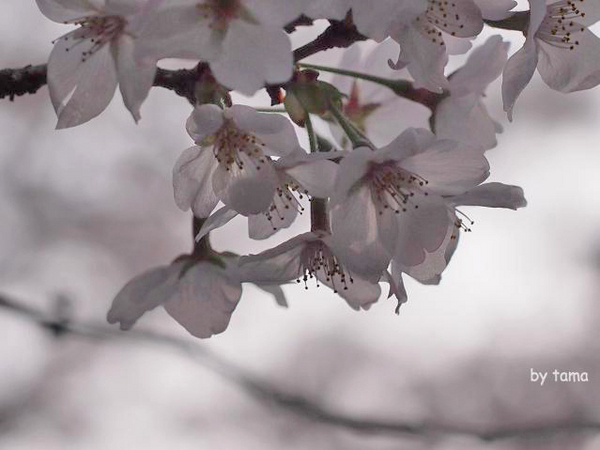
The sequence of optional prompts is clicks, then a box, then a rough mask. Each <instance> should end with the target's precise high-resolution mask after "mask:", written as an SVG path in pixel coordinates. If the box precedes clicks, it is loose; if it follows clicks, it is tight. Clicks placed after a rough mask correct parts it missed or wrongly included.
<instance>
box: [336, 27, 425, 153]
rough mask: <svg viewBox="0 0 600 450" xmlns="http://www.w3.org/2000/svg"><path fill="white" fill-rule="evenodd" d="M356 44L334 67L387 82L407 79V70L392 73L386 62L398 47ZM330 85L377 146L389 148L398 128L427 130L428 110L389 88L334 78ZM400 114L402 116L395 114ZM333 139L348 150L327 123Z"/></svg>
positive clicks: (346, 143) (387, 43) (343, 138)
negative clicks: (339, 93)
mask: <svg viewBox="0 0 600 450" xmlns="http://www.w3.org/2000/svg"><path fill="white" fill-rule="evenodd" d="M370 44H372V43H362V42H360V43H356V44H354V45H352V46H351V47H350V48H348V49H347V50H346V51H345V52H344V53H343V55H342V59H341V60H340V62H339V64H337V67H339V68H340V69H344V70H350V71H354V72H359V73H363V74H367V75H374V76H377V77H381V78H386V79H397V78H405V79H410V75H409V74H408V73H407V72H406V70H393V69H391V68H390V67H389V65H388V64H387V61H388V59H389V58H390V57H391V56H392V55H393V54H395V53H396V52H397V50H396V49H397V45H396V43H395V42H394V41H392V40H389V39H388V40H386V41H384V42H382V43H381V44H377V45H375V46H373V45H370ZM331 83H332V84H333V85H334V86H335V87H336V88H337V89H338V90H339V91H340V92H342V93H344V94H346V96H345V97H343V98H342V110H343V112H344V114H345V115H346V117H348V119H350V120H351V121H352V123H354V124H355V125H356V126H357V127H358V128H359V129H360V130H361V131H362V132H363V133H365V134H366V135H367V136H368V137H369V139H370V140H371V141H372V142H373V143H374V144H375V145H376V146H384V145H387V144H389V143H390V142H391V141H392V140H393V139H394V138H395V137H396V136H398V129H399V128H400V127H411V126H413V127H426V126H428V123H429V122H428V120H429V116H430V110H429V108H427V107H425V106H423V105H421V104H420V103H415V102H412V101H410V100H407V99H405V98H403V97H400V96H398V95H396V94H395V93H394V92H393V91H392V90H391V89H390V88H388V87H387V86H383V85H381V84H378V83H373V82H371V81H367V80H364V79H358V78H353V77H350V76H346V75H335V76H334V77H333V78H332V80H331ZM398 111H401V114H398ZM329 125H330V128H331V132H332V135H333V136H334V138H335V139H336V141H337V142H338V144H339V145H340V146H341V147H342V148H344V149H347V150H350V149H351V148H352V143H351V142H350V141H349V139H348V138H347V136H346V134H345V133H344V132H343V130H342V128H341V127H340V126H339V125H338V124H337V122H333V121H332V122H329Z"/></svg>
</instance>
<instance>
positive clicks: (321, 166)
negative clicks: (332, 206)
mask: <svg viewBox="0 0 600 450" xmlns="http://www.w3.org/2000/svg"><path fill="white" fill-rule="evenodd" d="M337 171H338V165H337V164H336V163H334V162H332V161H313V162H308V163H306V164H299V165H297V166H295V167H292V168H290V169H288V170H286V173H287V174H288V175H289V176H291V177H292V178H293V179H294V180H296V181H297V182H298V184H299V185H300V186H301V187H302V188H303V189H305V190H306V191H308V193H309V195H310V196H311V197H317V198H327V197H330V196H331V195H332V194H333V188H334V184H335V179H336V176H337Z"/></svg>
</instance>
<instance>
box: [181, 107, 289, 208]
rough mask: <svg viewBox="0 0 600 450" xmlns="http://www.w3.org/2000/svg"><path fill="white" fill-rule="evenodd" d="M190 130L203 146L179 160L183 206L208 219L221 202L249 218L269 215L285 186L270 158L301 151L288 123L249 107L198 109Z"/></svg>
mask: <svg viewBox="0 0 600 450" xmlns="http://www.w3.org/2000/svg"><path fill="white" fill-rule="evenodd" d="M187 130H188V133H189V134H190V136H191V137H192V138H193V139H194V141H195V142H196V144H197V145H195V146H193V147H190V148H188V149H187V150H185V151H184V152H183V153H182V154H181V156H180V157H179V159H178V160H177V163H176V164H175V167H174V169H173V187H174V192H175V202H176V203H177V206H179V207H180V208H181V209H182V210H184V211H186V210H188V209H189V208H191V209H192V211H193V212H194V214H195V215H196V216H197V217H208V216H209V215H210V213H211V211H212V210H213V209H214V208H215V206H217V203H218V202H219V200H220V201H222V202H223V203H224V204H225V205H226V206H228V207H230V208H231V209H233V210H234V211H237V212H238V213H240V214H242V215H245V216H249V215H252V214H259V213H262V212H264V211H266V210H267V209H268V208H269V206H270V205H271V202H272V201H273V196H274V195H275V193H276V189H277V186H279V178H278V176H277V173H276V171H275V169H274V168H273V164H272V162H271V160H270V158H269V156H280V157H281V156H285V155H287V154H290V153H292V152H294V151H297V150H298V147H299V144H298V139H297V137H296V132H295V131H294V128H293V126H292V124H291V122H290V121H289V120H288V119H286V118H285V117H283V116H280V115H275V114H267V113H264V114H263V113H258V112H256V111H255V110H254V109H252V108H250V107H249V106H243V105H235V106H233V107H231V108H227V109H225V110H222V109H221V108H219V107H218V106H215V105H201V106H198V107H196V108H195V109H194V111H193V112H192V114H191V116H190V118H189V119H188V122H187Z"/></svg>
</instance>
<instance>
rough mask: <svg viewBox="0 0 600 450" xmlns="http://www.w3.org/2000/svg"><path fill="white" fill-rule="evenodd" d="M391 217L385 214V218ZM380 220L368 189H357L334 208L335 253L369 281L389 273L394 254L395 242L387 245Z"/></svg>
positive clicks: (349, 267) (354, 271)
mask: <svg viewBox="0 0 600 450" xmlns="http://www.w3.org/2000/svg"><path fill="white" fill-rule="evenodd" d="M391 214H392V213H390V214H384V216H385V217H383V219H386V218H387V217H388V216H389V215H391ZM385 225H386V226H387V227H388V228H385V227H383V226H382V227H380V217H379V214H378V212H377V209H376V207H375V204H374V203H373V200H372V198H371V191H370V189H369V188H368V187H367V186H360V187H358V188H356V189H354V190H353V191H352V192H351V194H350V195H349V196H347V197H346V199H345V200H344V201H343V202H339V203H336V204H334V205H332V207H331V227H332V234H333V243H332V246H333V248H334V252H335V253H336V254H338V255H340V257H341V259H342V260H343V263H344V264H345V265H346V266H347V267H348V269H349V270H350V271H351V272H353V273H356V274H357V275H359V276H362V277H364V278H366V279H367V280H370V281H377V280H379V278H380V276H381V274H382V273H383V272H384V271H385V270H386V268H387V266H388V264H389V262H390V259H391V252H392V251H393V243H388V242H384V241H383V240H382V236H381V232H382V231H386V233H385V234H386V237H387V235H388V233H387V231H388V230H389V231H390V232H391V233H392V234H393V229H391V230H390V229H389V227H390V223H389V221H385Z"/></svg>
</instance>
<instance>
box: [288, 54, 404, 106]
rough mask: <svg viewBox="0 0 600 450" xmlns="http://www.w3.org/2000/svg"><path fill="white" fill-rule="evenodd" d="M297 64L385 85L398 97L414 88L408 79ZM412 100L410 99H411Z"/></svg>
mask: <svg viewBox="0 0 600 450" xmlns="http://www.w3.org/2000/svg"><path fill="white" fill-rule="evenodd" d="M298 66H300V67H304V68H305V69H313V70H318V71H321V72H330V73H337V74H338V75H345V76H347V77H352V78H358V79H360V80H365V81H370V82H372V83H376V84H379V85H381V86H385V87H387V88H389V89H391V90H392V91H394V93H395V94H396V95H398V96H400V97H405V98H409V99H411V98H410V97H407V96H406V94H407V93H408V92H410V91H412V90H414V88H413V85H412V83H411V82H410V81H407V80H393V79H389V78H383V77H378V76H375V75H369V74H368V73H362V72H356V71H354V70H346V69H338V68H336V67H328V66H319V65H316V64H304V63H299V64H298ZM411 100H412V99H411Z"/></svg>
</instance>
